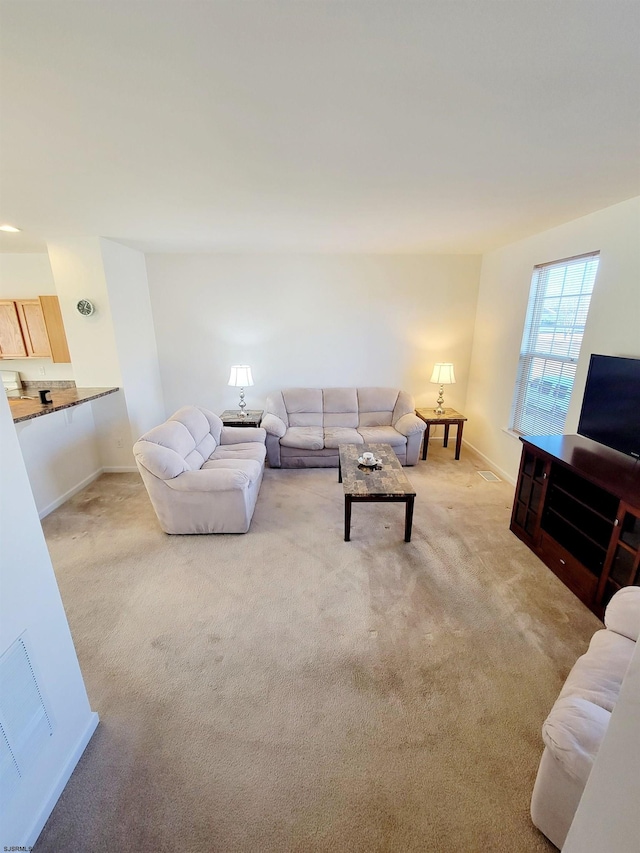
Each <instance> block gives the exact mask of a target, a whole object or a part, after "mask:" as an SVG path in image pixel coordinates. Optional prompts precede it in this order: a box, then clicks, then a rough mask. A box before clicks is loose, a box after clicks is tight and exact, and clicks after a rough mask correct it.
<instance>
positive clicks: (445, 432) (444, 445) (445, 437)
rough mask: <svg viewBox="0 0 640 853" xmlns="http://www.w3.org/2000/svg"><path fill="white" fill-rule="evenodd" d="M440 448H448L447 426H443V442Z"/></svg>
mask: <svg viewBox="0 0 640 853" xmlns="http://www.w3.org/2000/svg"><path fill="white" fill-rule="evenodd" d="M442 446H443V447H448V446H449V424H445V425H444V441H443V442H442Z"/></svg>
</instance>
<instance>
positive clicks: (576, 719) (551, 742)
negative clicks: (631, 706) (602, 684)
mask: <svg viewBox="0 0 640 853" xmlns="http://www.w3.org/2000/svg"><path fill="white" fill-rule="evenodd" d="M610 718H611V714H610V713H609V711H605V709H604V708H601V707H600V706H599V705H594V704H593V703H592V702H589V701H588V700H587V699H583V698H580V697H578V696H566V697H564V698H562V699H558V700H557V701H556V703H555V705H554V706H553V708H552V709H551V713H550V714H549V716H548V717H547V719H546V720H545V722H544V724H543V726H542V739H543V740H544V742H545V745H546V746H547V747H548V748H549V750H550V752H551V753H552V755H553V757H554V758H555V759H556V760H557V761H558V762H559V763H560V764H561V765H562V767H563V769H564V770H565V771H566V772H567V773H568V774H569V776H571V777H572V778H573V779H575V780H576V781H577V782H580V783H581V784H583V785H584V784H586V781H587V779H588V777H589V773H590V772H591V767H592V766H593V762H594V760H595V757H596V755H597V754H598V749H599V748H600V744H601V743H602V739H603V738H604V736H605V733H606V731H607V727H608V725H609V720H610Z"/></svg>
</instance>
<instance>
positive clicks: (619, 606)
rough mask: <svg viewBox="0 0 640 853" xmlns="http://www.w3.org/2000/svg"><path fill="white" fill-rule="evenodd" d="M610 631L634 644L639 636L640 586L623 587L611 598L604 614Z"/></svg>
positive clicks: (605, 622)
mask: <svg viewBox="0 0 640 853" xmlns="http://www.w3.org/2000/svg"><path fill="white" fill-rule="evenodd" d="M604 624H605V625H606V626H607V628H608V629H609V630H610V631H615V632H616V634H622V636H623V637H627V638H628V639H629V640H633V642H634V643H637V642H638V635H640V586H625V587H623V588H622V589H619V590H618V592H616V594H615V595H614V596H613V598H612V599H611V601H610V602H609V604H608V605H607V609H606V610H605V613H604Z"/></svg>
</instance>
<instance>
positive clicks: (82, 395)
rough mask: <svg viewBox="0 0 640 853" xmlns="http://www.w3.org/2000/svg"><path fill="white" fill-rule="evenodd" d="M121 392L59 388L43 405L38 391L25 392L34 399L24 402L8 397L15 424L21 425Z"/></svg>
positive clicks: (101, 389) (109, 389)
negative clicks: (33, 419) (21, 423)
mask: <svg viewBox="0 0 640 853" xmlns="http://www.w3.org/2000/svg"><path fill="white" fill-rule="evenodd" d="M119 390H120V389H119V388H59V389H52V390H51V402H50V403H41V402H40V397H39V395H38V392H37V391H35V392H31V393H30V394H27V392H24V396H29V397H30V398H32V399H27V400H24V399H20V398H19V397H10V396H8V400H9V406H10V407H11V414H12V416H13V422H14V423H20V422H21V421H28V420H30V419H31V418H39V417H40V416H41V415H48V414H50V413H51V412H59V411H60V410H61V409H69V408H71V407H72V406H79V405H80V403H87V402H89V401H90V400H97V399H98V398H99V397H106V396H107V394H115V392H116V391H119Z"/></svg>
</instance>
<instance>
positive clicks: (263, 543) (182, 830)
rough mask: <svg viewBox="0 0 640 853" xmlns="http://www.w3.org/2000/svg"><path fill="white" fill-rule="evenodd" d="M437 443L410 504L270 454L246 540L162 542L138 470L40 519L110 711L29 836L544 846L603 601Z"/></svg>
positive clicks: (41, 847)
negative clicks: (365, 498) (346, 501)
mask: <svg viewBox="0 0 640 853" xmlns="http://www.w3.org/2000/svg"><path fill="white" fill-rule="evenodd" d="M483 467H484V468H486V464H483V463H481V462H480V460H479V459H477V458H476V457H474V455H473V453H472V452H471V451H469V450H466V449H465V450H464V451H463V455H462V459H461V460H460V461H458V462H456V461H454V459H453V452H452V450H451V448H449V449H447V450H444V449H443V448H442V447H440V446H439V444H436V443H435V442H434V443H432V446H431V448H430V450H429V459H428V461H427V462H420V463H419V464H418V465H417V466H416V467H415V468H410V469H407V473H408V476H409V478H410V480H411V481H412V482H413V483H414V485H415V487H416V491H417V498H416V509H415V516H414V525H413V540H412V542H410V543H404V542H403V541H402V537H403V513H404V507H402V506H399V505H393V504H371V505H355V506H354V508H353V525H352V541H351V542H350V543H346V542H344V541H343V527H342V525H343V498H342V487H341V486H340V485H339V484H338V482H337V471H336V470H321V469H318V470H302V471H278V470H267V471H266V473H265V479H264V483H263V486H262V490H261V493H260V497H259V499H258V504H257V508H256V512H255V515H254V518H253V523H252V526H251V530H250V532H249V533H248V534H247V535H244V536H234V535H228V536H184V537H180V536H173V537H171V536H167V535H165V534H163V533H162V532H161V531H160V529H159V527H158V525H157V523H156V520H155V516H154V514H153V511H152V509H151V506H150V504H149V501H148V498H147V495H146V492H145V490H144V487H143V486H142V483H141V481H140V479H139V478H138V476H137V475H135V474H111V475H103V476H102V477H101V478H100V479H99V480H97V481H96V482H95V483H94V484H92V485H91V486H89V487H88V488H87V489H85V490H84V491H83V492H81V493H80V494H78V495H77V496H76V497H75V498H73V499H72V500H70V501H69V502H67V503H66V504H65V505H64V506H62V507H60V508H59V509H58V510H56V511H55V512H54V513H52V514H51V515H50V516H48V517H47V518H46V519H45V520H44V522H43V527H44V530H45V535H46V538H47V542H48V545H49V549H50V552H51V557H52V560H53V565H54V568H55V571H56V576H57V578H58V582H59V585H60V590H61V593H62V598H63V601H64V604H65V608H66V611H67V615H68V619H69V624H70V626H71V631H72V634H73V638H74V641H75V644H76V648H77V651H78V656H79V659H80V664H81V667H82V671H83V673H84V677H85V681H86V685H87V690H88V693H89V699H90V702H91V706H92V708H93V709H94V710H96V711H98V713H99V714H100V718H101V723H100V726H99V727H98V730H97V732H96V734H95V735H94V737H93V739H92V741H91V743H90V744H89V746H88V748H87V750H86V752H85V754H84V756H83V758H82V759H81V761H80V763H79V764H78V767H77V768H76V771H75V773H74V774H73V776H72V778H71V780H70V782H69V784H68V785H67V788H66V789H65V791H64V793H63V795H62V797H61V798H60V800H59V802H58V804H57V806H56V808H55V810H54V812H53V814H52V815H51V817H50V819H49V821H48V823H47V825H46V826H45V828H44V830H43V832H42V834H41V836H40V839H39V840H38V843H37V845H36V847H35V850H36V853H64V852H65V851H74V852H75V851H86V853H103V851H104V853H115V851H124V850H137V851H144V853H146V851H154V853H162V852H163V851H172V853H173V851H176V850H180V851H181V853H209V852H210V851H215V853H223V851H224V853H226V851H229V853H233V851H242V853H244V851H247V853H248V852H249V851H251V853H255V851H260V853H263V851H264V853H286V851H300V853H303V851H337V853H342V851H349V853H351V851H353V853H374V852H375V853H378V851H380V853H381V852H382V851H389V853H391V851H393V852H394V853H395V851H421V853H427V851H437V853H448V851H451V852H452V853H453V851H455V853H460V851H464V853H468V851H509V853H513V851H519V853H524V851H548V850H553V849H554V848H552V847H551V845H550V844H549V843H548V842H547V841H546V839H545V838H544V837H543V836H542V835H541V834H540V833H539V832H538V831H537V830H536V829H535V828H534V827H533V826H532V824H531V822H530V818H529V811H528V810H529V799H530V795H531V789H532V786H533V781H534V778H535V773H536V770H537V765H538V761H539V758H540V754H541V751H542V742H541V737H540V727H541V724H542V722H543V720H544V718H545V716H546V714H547V713H548V711H549V709H550V707H551V705H552V704H553V701H554V699H555V697H556V695H557V693H558V691H559V689H560V686H561V684H562V682H563V680H564V678H565V676H566V674H567V672H568V670H569V668H570V667H571V666H572V664H573V662H574V661H575V659H576V658H577V657H578V655H579V654H581V653H582V652H583V651H584V650H585V648H586V645H587V642H588V639H589V638H590V636H591V634H592V633H593V631H594V630H595V629H596V628H597V627H598V625H599V623H598V621H597V619H596V618H595V617H594V616H593V615H592V614H591V613H590V612H589V611H588V610H587V609H586V608H585V607H584V606H583V605H582V604H581V603H580V602H579V601H578V600H577V599H576V598H575V597H574V596H573V595H572V594H571V593H570V592H569V590H568V589H566V588H565V587H564V586H563V585H562V584H561V583H560V582H559V581H558V580H557V579H556V578H555V577H554V576H553V575H552V573H551V572H550V571H549V570H548V569H546V568H545V566H544V565H543V564H542V563H540V562H539V561H538V560H537V558H536V557H534V556H533V554H532V553H531V552H530V551H529V550H528V549H527V548H526V547H525V546H524V545H523V544H522V543H521V542H519V540H517V539H516V537H515V536H514V535H513V534H512V533H510V531H509V517H510V510H511V501H512V495H513V489H512V487H511V486H509V485H508V484H507V483H488V482H486V481H484V480H483V479H482V478H481V477H480V476H479V475H478V473H477V471H478V470H479V469H482V468H483Z"/></svg>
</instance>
